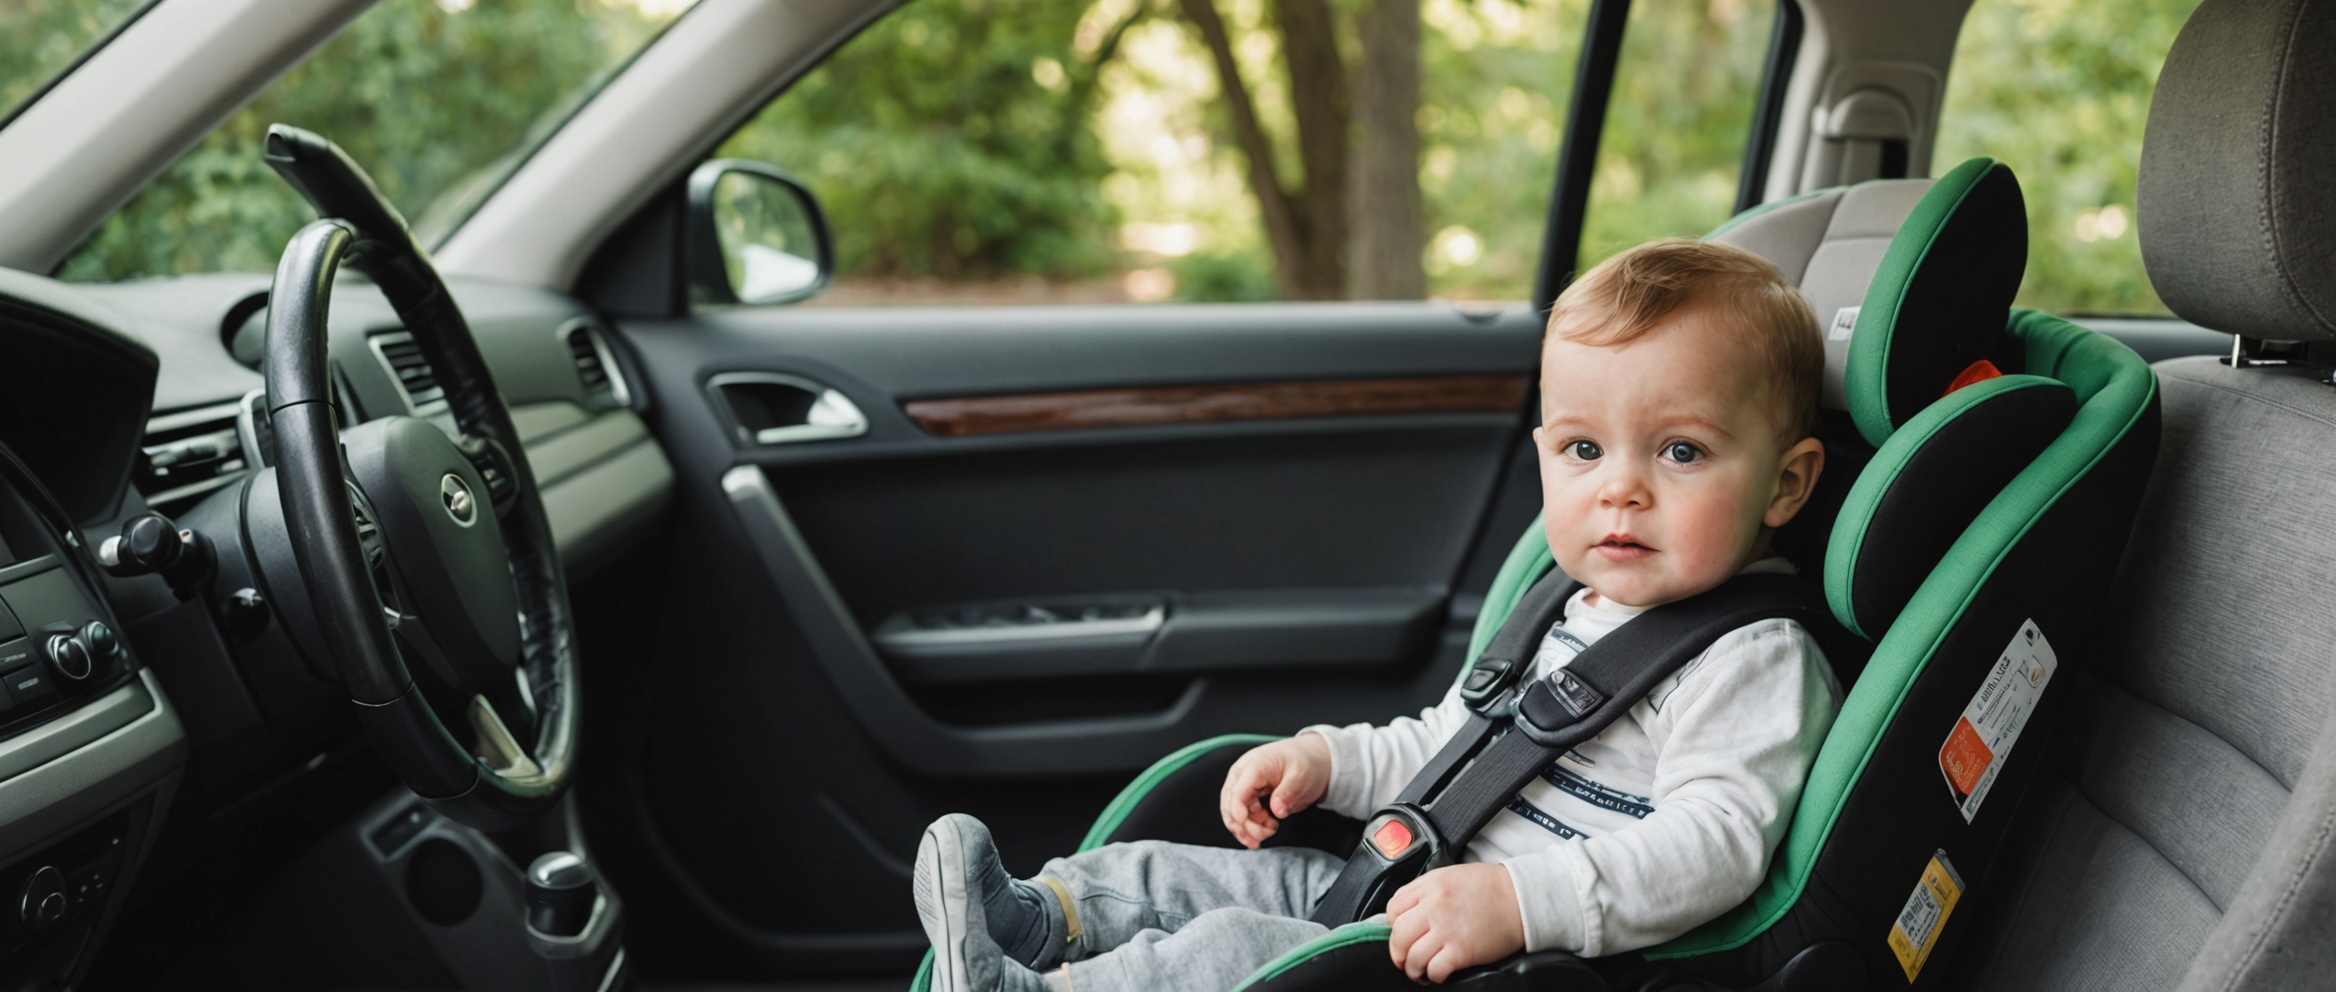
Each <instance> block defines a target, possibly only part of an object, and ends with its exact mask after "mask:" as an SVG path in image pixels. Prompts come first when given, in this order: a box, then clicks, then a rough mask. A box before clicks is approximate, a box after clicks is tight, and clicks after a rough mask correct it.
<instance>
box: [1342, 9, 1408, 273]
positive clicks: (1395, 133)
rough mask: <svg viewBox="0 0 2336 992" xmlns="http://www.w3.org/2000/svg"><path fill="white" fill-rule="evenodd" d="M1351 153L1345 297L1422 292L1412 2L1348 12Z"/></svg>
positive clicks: (1347, 205)
mask: <svg viewBox="0 0 2336 992" xmlns="http://www.w3.org/2000/svg"><path fill="white" fill-rule="evenodd" d="M1355 29H1356V30H1355V33H1356V35H1358V36H1359V37H1360V38H1361V40H1362V55H1361V58H1360V59H1359V60H1358V61H1357V64H1356V66H1355V86H1354V122H1355V131H1356V134H1355V151H1354V169H1353V173H1352V179H1353V188H1352V195H1351V196H1349V197H1348V199H1347V203H1346V207H1347V209H1348V211H1349V213H1348V217H1349V230H1350V231H1351V232H1352V241H1351V242H1350V243H1349V246H1348V250H1347V257H1346V264H1347V270H1346V295H1347V296H1348V297H1349V298H1351V299H1357V300H1416V299H1422V298H1424V297H1426V296H1427V271H1426V270H1425V269H1424V268H1423V267H1422V266H1421V262H1420V255H1421V253H1422V252H1423V251H1424V250H1425V249H1426V247H1427V210H1426V208H1425V206H1424V205H1422V203H1421V202H1420V191H1419V124H1418V116H1419V88H1420V54H1419V47H1420V16H1419V0H1371V2H1370V4H1369V6H1367V7H1365V8H1364V9H1363V10H1362V11H1361V12H1360V13H1358V14H1357V15H1356V17H1355Z"/></svg>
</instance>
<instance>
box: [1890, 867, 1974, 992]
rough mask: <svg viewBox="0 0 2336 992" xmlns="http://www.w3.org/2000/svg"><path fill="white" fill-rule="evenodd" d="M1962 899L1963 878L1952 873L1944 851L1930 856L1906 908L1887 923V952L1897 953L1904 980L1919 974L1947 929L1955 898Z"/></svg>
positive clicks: (1953, 910)
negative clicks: (1932, 949)
mask: <svg viewBox="0 0 2336 992" xmlns="http://www.w3.org/2000/svg"><path fill="white" fill-rule="evenodd" d="M1961 898H1963V877H1962V876H1960V875H1957V874H1955V866H1954V865H1953V864H1952V863H1950V862H1948V861H1947V852H1945V851H1940V852H1938V853H1936V854H1933V855H1931V858H1930V864H1929V865H1927V866H1925V867H1924V868H1923V869H1922V881H1921V882H1919V883H1916V885H1915V886H1914V894H1913V895H1910V896H1907V897H1906V908H1904V909H1901V910H1899V911H1898V919H1897V921H1896V922H1893V923H1891V924H1890V953H1892V954H1896V955H1898V966H1899V967H1901V968H1904V969H1906V981H1907V982H1909V983H1912V982H1913V981H1914V976H1916V975H1919V974H1921V973H1922V965H1923V962H1925V961H1929V960H1930V949H1931V948H1932V947H1935V946H1937V945H1938V942H1939V932H1940V931H1942V930H1945V929H1946V928H1947V917H1948V916H1951V915H1953V914H1954V912H1955V900H1957V899H1961Z"/></svg>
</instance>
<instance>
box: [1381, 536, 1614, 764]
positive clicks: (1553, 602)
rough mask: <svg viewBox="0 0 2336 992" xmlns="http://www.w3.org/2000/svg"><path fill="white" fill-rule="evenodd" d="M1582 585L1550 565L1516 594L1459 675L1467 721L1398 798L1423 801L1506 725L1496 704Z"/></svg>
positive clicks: (1527, 666)
mask: <svg viewBox="0 0 2336 992" xmlns="http://www.w3.org/2000/svg"><path fill="white" fill-rule="evenodd" d="M1581 587H1582V584H1581V583H1579V582H1575V581H1574V580H1573V579H1571V578H1568V577H1567V576H1566V574H1565V573H1564V572H1560V571H1558V570H1556V569H1551V570H1550V572H1549V574H1548V575H1546V576H1543V577H1542V579H1541V581H1539V582H1536V583H1534V584H1533V586H1532V587H1531V588H1529V589H1527V590H1526V591H1525V595H1524V596H1522V597H1520V598H1519V599H1518V600H1517V605H1516V607H1515V608H1513V609H1511V610H1510V611H1509V618H1508V620H1506V621H1504V622H1502V624H1501V629H1500V630H1499V631H1497V632H1495V633H1494V634H1493V638H1492V642H1491V643H1489V644H1486V645H1485V646H1484V650H1483V651H1482V652H1481V653H1479V654H1478V655H1477V656H1476V661H1475V662H1474V663H1473V664H1472V665H1471V666H1470V667H1469V670H1468V674H1467V675H1466V676H1464V677H1462V679H1461V680H1460V698H1461V699H1462V700H1464V701H1466V702H1467V703H1468V721H1467V722H1466V723H1464V724H1462V725H1461V727H1460V729H1459V730H1457V731H1454V732H1453V734H1452V736H1451V738H1450V739H1449V740H1446V741H1445V742H1444V746H1443V747H1441V748H1438V749H1437V750H1436V754H1435V757H1432V758H1429V759H1428V763H1427V765H1426V766H1424V767H1422V768H1421V769H1420V770H1419V774H1417V775H1413V776H1412V777H1411V783H1410V784H1408V785H1406V786H1404V788H1403V792H1402V794H1401V795H1398V796H1396V797H1395V801H1396V802H1399V803H1416V802H1421V801H1423V800H1425V799H1427V797H1429V796H1431V795H1434V794H1435V793H1437V792H1440V791H1442V790H1443V788H1444V786H1445V785H1446V784H1447V783H1449V782H1450V781H1451V780H1452V775H1453V774H1454V773H1456V772H1458V771H1459V770H1460V769H1461V768H1463V767H1466V766H1467V764H1468V762H1469V760H1470V759H1473V758H1475V757H1476V753H1477V752H1478V751H1481V750H1483V749H1484V745H1485V743H1486V742H1488V741H1490V740H1492V738H1493V736H1494V735H1495V734H1498V733H1499V732H1500V731H1502V730H1505V729H1507V727H1508V719H1507V713H1506V712H1505V710H1506V707H1503V706H1501V705H1500V704H1501V703H1502V702H1503V701H1506V700H1510V699H1511V698H1512V696H1513V694H1512V693H1510V692H1509V689H1510V687H1511V686H1513V685H1515V684H1516V681H1517V680H1518V679H1519V678H1522V677H1523V676H1524V674H1525V672H1526V671H1527V670H1529V669H1531V668H1532V667H1533V656H1534V654H1535V653H1536V652H1538V651H1539V650H1540V648H1541V638H1542V637H1543V636H1544V635H1545V634H1547V632H1548V631H1549V628H1551V627H1554V626H1556V625H1557V622H1558V621H1559V620H1561V619H1563V618H1564V615H1565V604H1566V601H1567V600H1570V599H1572V598H1573V595H1574V590H1576V589H1579V588H1581ZM1496 710H1501V712H1495V711H1496Z"/></svg>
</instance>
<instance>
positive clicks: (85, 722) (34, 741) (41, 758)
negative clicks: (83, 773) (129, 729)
mask: <svg viewBox="0 0 2336 992" xmlns="http://www.w3.org/2000/svg"><path fill="white" fill-rule="evenodd" d="M156 698H157V697H156V696H155V694H154V693H153V692H152V691H150V690H149V689H148V687H147V684H146V682H145V680H143V679H139V680H136V681H131V682H125V683H123V684H122V685H120V686H118V687H116V688H115V689H114V690H113V691H112V692H109V693H106V694H105V695H103V696H99V697H97V698H96V699H93V700H90V701H88V702H86V703H83V704H82V705H81V706H80V707H79V708H77V709H73V710H70V711H67V712H66V713H65V714H63V715H62V716H59V717H58V718H56V719H54V720H50V721H49V722H47V723H44V724H41V725H39V726H37V727H32V728H29V729H27V730H26V731H25V732H24V733H21V734H18V735H16V736H14V737H11V738H9V739H7V740H5V741H0V782H5V781H7V780H8V779H11V778H14V777H16V776H18V775H22V774H24V773H25V772H28V771H31V770H32V769H34V768H38V767H40V766H41V765H44V764H47V763H49V762H51V761H55V760H56V759H58V758H61V757H64V756H65V755H67V754H71V753H72V752H74V751H76V750H78V749H80V748H82V747H84V746H86V745H88V744H89V743H90V742H91V741H95V740H97V739H98V738H101V737H104V736H105V735H107V734H110V733H113V732H114V731H116V730H120V729H122V728H123V727H125V726H128V725H129V724H130V723H132V722H133V721H135V720H137V719H138V718H139V717H142V716H145V715H146V714H148V713H151V712H153V711H154V705H155V702H154V701H155V699H156Z"/></svg>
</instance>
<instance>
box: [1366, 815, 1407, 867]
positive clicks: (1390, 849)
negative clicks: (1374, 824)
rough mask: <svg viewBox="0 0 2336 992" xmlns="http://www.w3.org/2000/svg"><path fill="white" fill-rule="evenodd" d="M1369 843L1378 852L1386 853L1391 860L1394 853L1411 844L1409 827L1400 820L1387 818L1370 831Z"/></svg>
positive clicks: (1399, 852) (1396, 853) (1398, 852)
mask: <svg viewBox="0 0 2336 992" xmlns="http://www.w3.org/2000/svg"><path fill="white" fill-rule="evenodd" d="M1371 845H1372V846H1374V847H1377V848H1378V849H1379V853H1380V854H1383V855H1386V857H1387V860H1389V861H1393V860H1395V856H1396V855H1399V854H1402V853H1403V851H1404V849H1405V848H1408V847H1410V846H1411V828H1410V827H1407V826H1404V825H1403V821H1402V820H1389V821H1387V822H1385V823H1382V824H1380V825H1379V829H1377V830H1375V831H1372V832H1371Z"/></svg>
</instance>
